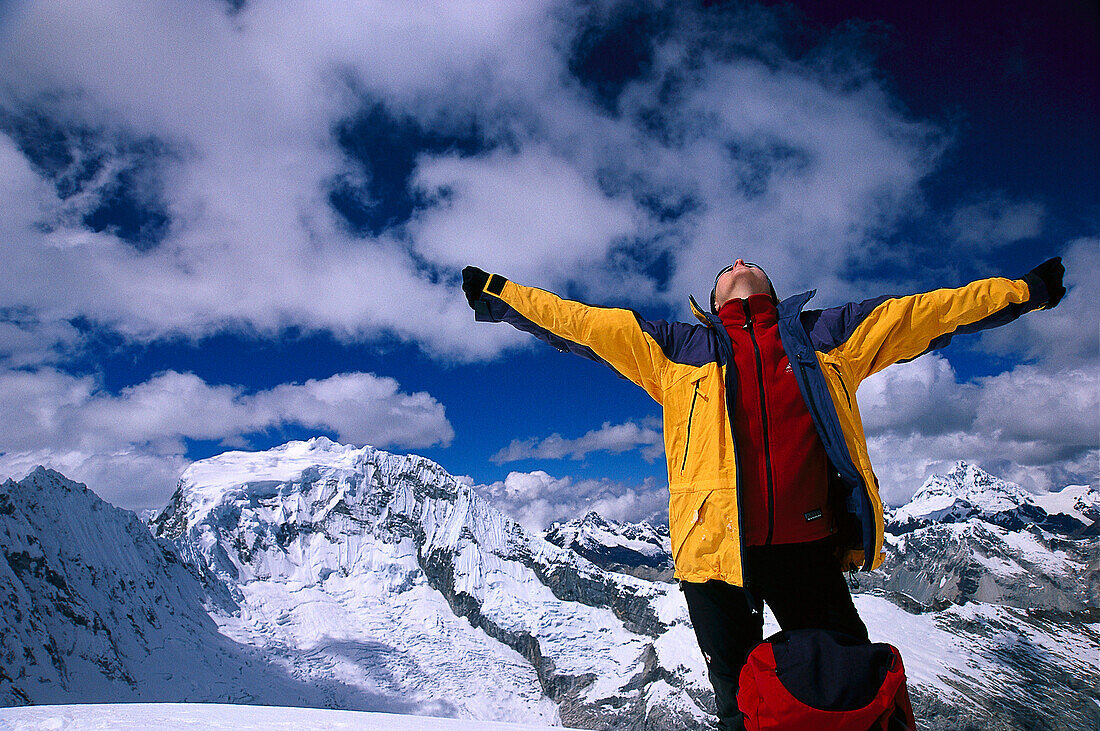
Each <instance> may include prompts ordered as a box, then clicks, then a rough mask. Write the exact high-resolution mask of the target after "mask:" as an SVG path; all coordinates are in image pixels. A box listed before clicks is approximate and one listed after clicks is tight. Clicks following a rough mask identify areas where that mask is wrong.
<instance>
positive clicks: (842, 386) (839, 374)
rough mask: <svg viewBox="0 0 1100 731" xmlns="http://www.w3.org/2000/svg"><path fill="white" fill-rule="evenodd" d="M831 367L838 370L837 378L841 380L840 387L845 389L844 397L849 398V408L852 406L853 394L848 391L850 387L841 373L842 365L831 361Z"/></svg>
mask: <svg viewBox="0 0 1100 731" xmlns="http://www.w3.org/2000/svg"><path fill="white" fill-rule="evenodd" d="M829 367H830V368H832V369H833V370H834V371H836V379H837V380H838V381H840V387H841V388H843V389H844V398H846V399H848V408H849V409H850V408H852V394H850V393H848V387H847V386H846V385H844V376H843V375H842V374H841V373H840V367H839V366H837V364H836V363H830V364H829Z"/></svg>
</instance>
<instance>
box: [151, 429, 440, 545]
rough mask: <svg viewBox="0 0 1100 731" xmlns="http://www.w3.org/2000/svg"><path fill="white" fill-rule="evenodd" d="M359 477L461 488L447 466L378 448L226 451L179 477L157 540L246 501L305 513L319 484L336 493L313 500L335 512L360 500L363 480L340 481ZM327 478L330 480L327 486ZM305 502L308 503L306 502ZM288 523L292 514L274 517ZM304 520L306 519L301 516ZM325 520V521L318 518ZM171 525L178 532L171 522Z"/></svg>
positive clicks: (320, 444) (319, 442) (312, 444)
mask: <svg viewBox="0 0 1100 731" xmlns="http://www.w3.org/2000/svg"><path fill="white" fill-rule="evenodd" d="M339 475H343V476H348V475H360V476H361V477H363V478H365V479H366V480H367V481H368V482H369V481H371V480H372V479H375V478H378V479H389V480H391V481H392V480H393V479H394V478H399V477H404V478H406V479H412V480H416V481H419V482H425V481H428V482H431V483H432V484H433V485H434V486H435V487H436V488H437V489H439V490H442V491H444V493H446V494H448V495H450V496H454V495H456V494H457V492H458V491H459V490H460V487H461V486H460V485H459V483H458V482H457V480H455V479H454V478H453V477H451V476H450V475H448V474H447V473H446V472H445V471H444V470H443V468H442V467H440V466H439V465H437V464H435V463H434V462H432V461H431V460H428V459H425V458H423V457H417V456H400V455H394V454H389V453H387V452H382V451H379V450H376V449H374V448H373V447H369V446H368V447H354V446H347V445H342V444H337V443H336V442H333V441H332V440H330V439H328V438H327V437H316V438H314V439H310V440H308V441H294V442H288V443H287V444H283V445H281V446H278V447H275V448H273V449H269V450H267V451H265V452H225V453H224V454H220V455H217V456H215V457H210V458H208V459H204V460H200V461H198V462H195V463H193V464H192V465H191V466H190V467H188V468H187V470H186V471H184V473H183V475H182V476H181V477H180V481H179V487H178V489H177V492H176V495H175V496H174V497H173V499H172V502H171V503H170V504H169V506H168V508H166V509H165V511H164V512H163V513H162V514H161V515H160V516H158V517H157V518H156V519H155V520H154V521H153V524H154V526H155V527H156V529H157V530H158V535H161V534H164V533H165V532H167V533H169V534H170V537H175V536H176V535H179V533H180V532H182V530H184V529H186V528H187V527H191V526H195V525H197V524H199V523H201V522H203V521H204V520H206V519H208V518H209V517H210V516H211V513H213V512H216V511H217V510H218V509H219V508H221V507H223V506H226V505H229V504H233V503H235V502H240V501H244V502H247V503H248V504H249V505H252V504H255V503H257V502H266V503H272V504H274V503H278V504H279V505H280V508H281V509H282V510H284V511H286V510H290V511H291V512H300V511H301V510H304V509H307V508H308V507H315V506H310V505H307V502H308V500H307V499H308V498H309V497H310V494H309V493H310V491H311V490H313V489H314V488H315V487H316V486H317V485H318V484H319V483H322V484H328V486H329V487H333V488H335V489H334V490H329V491H328V492H324V491H322V493H324V494H323V495H312V497H314V498H319V497H327V498H331V499H332V500H333V501H334V502H333V505H331V506H328V507H329V508H330V509H331V508H332V507H335V504H336V502H339V501H340V500H342V499H343V498H345V497H346V496H355V495H356V492H357V489H358V488H359V487H360V486H361V485H362V484H363V480H362V479H358V480H356V479H352V480H350V481H344V482H341V481H340V480H339V479H338V478H337V476H339ZM325 478H333V479H328V480H327V482H326V479H325ZM304 501H306V502H304ZM270 517H272V518H274V519H280V518H281V519H289V518H290V517H291V516H290V514H289V513H286V514H283V515H273V516H270ZM299 517H301V516H299ZM313 517H321V516H313ZM169 520H172V521H174V522H173V524H172V525H173V528H169V527H168V526H167V525H166V524H167V521H169Z"/></svg>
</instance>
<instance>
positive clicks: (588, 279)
mask: <svg viewBox="0 0 1100 731" xmlns="http://www.w3.org/2000/svg"><path fill="white" fill-rule="evenodd" d="M318 7H319V6H317V5H315V4H311V3H300V2H232V3H229V2H216V1H215V0H206V1H202V2H191V3H181V2H164V3H153V4H149V3H130V2H114V1H111V2H107V1H105V2H100V3H94V4H87V5H85V4H76V3H65V4H60V5H52V6H47V5H46V4H43V3H26V2H13V3H7V4H4V5H3V6H2V8H0V193H2V200H3V201H4V205H3V207H2V210H0V237H2V239H3V241H4V242H5V243H4V246H3V248H2V249H0V265H2V266H0V270H2V271H3V272H4V273H5V276H4V277H3V279H2V282H0V415H2V417H0V474H9V475H11V476H14V477H17V478H18V477H20V476H22V474H23V473H25V472H26V471H28V470H29V469H30V468H32V467H33V466H34V465H36V464H39V463H45V464H48V465H50V466H53V467H55V468H57V469H59V470H61V471H62V472H64V473H65V474H67V475H69V476H70V477H73V478H74V479H79V480H82V481H85V482H87V483H88V484H89V485H90V486H91V487H92V488H93V489H95V490H96V491H97V492H98V493H99V494H100V495H102V496H103V497H104V498H106V499H108V500H111V501H112V502H114V503H116V504H118V505H121V506H123V507H128V508H133V509H138V510H140V509H148V508H156V507H160V506H162V505H163V504H164V503H165V501H166V500H167V498H168V496H169V495H170V494H171V491H172V490H173V488H174V484H175V480H176V478H177V477H178V475H179V473H180V472H181V471H182V470H183V468H185V467H186V465H187V464H188V463H189V461H191V460H194V459H199V458H202V457H205V456H209V455H211V454H215V453H218V452H220V451H223V450H225V449H230V448H247V449H264V448H267V447H270V446H273V445H276V444H280V443H282V442H284V441H286V440H288V439H296V438H304V437H309V436H314V435H318V434H324V435H327V436H330V437H331V438H333V439H337V440H339V441H342V442H346V443H353V444H373V445H375V446H378V447H381V448H384V449H389V450H393V451H399V452H405V451H407V452H415V453H418V454H423V455H425V456H428V457H430V458H432V459H435V460H437V461H438V462H440V463H441V464H442V465H443V466H444V467H445V468H446V469H448V470H449V471H451V472H452V473H454V474H457V475H465V476H468V477H469V478H470V480H471V481H472V482H473V483H475V484H477V485H479V486H481V490H482V491H483V492H484V493H485V494H487V495H490V496H491V497H493V499H494V500H495V501H496V502H497V504H498V505H500V506H501V507H503V508H505V509H506V510H507V511H509V512H510V513H512V514H513V515H514V516H515V517H517V518H519V519H521V520H522V521H523V522H524V523H526V524H527V525H529V526H530V527H543V526H544V525H546V524H547V523H548V522H549V521H551V520H557V519H562V518H569V517H573V516H575V515H579V514H581V513H583V511H585V510H588V509H590V508H595V509H599V510H601V512H604V513H605V514H606V515H608V516H609V517H613V518H620V519H642V518H651V519H656V520H663V519H664V517H663V515H662V514H663V511H664V507H665V502H666V497H665V486H666V482H665V477H664V470H665V464H664V458H663V456H662V454H661V451H660V443H661V437H660V431H661V426H660V411H659V408H658V406H657V405H656V404H654V403H653V402H651V401H650V400H649V399H648V397H647V396H646V395H645V393H644V392H642V391H641V390H640V389H638V388H636V387H635V386H633V385H631V384H629V383H627V382H625V381H622V380H620V379H618V378H617V377H616V376H615V375H614V374H613V373H611V372H610V371H608V370H606V369H603V368H601V367H600V366H598V365H596V364H593V363H590V362H587V361H583V360H581V359H576V358H571V357H569V356H564V355H561V354H559V353H557V352H556V351H554V350H553V349H551V348H548V347H546V346H543V345H541V344H539V343H537V342H533V341H530V340H529V339H527V338H525V337H524V336H522V335H520V334H517V333H515V332H511V331H510V329H509V328H507V327H506V326H503V325H496V326H494V325H490V324H484V323H474V322H473V318H472V316H471V313H470V311H469V310H468V308H467V307H466V303H465V300H464V299H463V297H462V294H461V291H460V289H459V282H460V277H459V271H460V269H461V268H462V266H463V265H465V264H475V265H478V266H480V267H482V268H484V269H487V270H490V271H497V272H500V273H501V274H504V275H506V276H508V277H510V278H513V279H515V280H516V281H520V282H523V283H528V284H532V285H535V286H539V287H543V288H546V289H551V290H553V291H556V292H559V293H562V294H566V295H568V296H572V297H577V298H580V299H583V300H585V301H590V302H594V303H599V304H605V305H618V306H626V307H632V308H634V309H636V310H638V311H639V312H641V313H642V314H643V315H645V316H647V317H650V318H654V319H656V318H665V319H684V318H687V317H688V316H689V313H688V311H687V308H686V301H687V295H688V294H689V293H691V294H695V295H696V297H697V298H701V297H703V296H705V295H706V293H707V291H708V290H709V286H710V282H711V279H712V277H713V274H714V272H715V271H717V270H718V269H719V268H721V267H722V266H724V265H725V264H727V263H729V262H730V261H731V260H732V259H733V258H735V257H738V256H743V257H744V258H746V259H750V260H752V261H756V262H759V263H760V264H761V265H763V266H764V267H765V268H766V269H767V270H768V271H769V273H770V274H771V276H772V279H773V280H774V282H775V284H776V287H777V288H778V290H779V292H780V294H781V295H784V294H792V293H795V292H798V291H802V290H805V289H809V288H817V289H818V295H817V298H816V299H815V300H814V304H815V305H817V306H829V305H833V304H840V303H843V302H846V301H849V300H855V299H862V298H865V297H869V296H874V295H878V294H883V293H898V294H903V293H907V292H914V291H920V290H923V289H928V288H933V287H937V286H945V285H957V284H963V283H965V282H967V281H969V280H971V279H973V278H977V277H981V276H993V275H1006V276H1013V277H1015V276H1020V275H1022V274H1023V273H1024V272H1026V271H1027V270H1028V269H1030V268H1031V267H1032V266H1034V265H1036V264H1038V263H1040V262H1041V261H1043V260H1045V259H1047V258H1049V257H1051V256H1056V255H1060V256H1063V257H1064V258H1065V260H1066V264H1067V267H1068V270H1069V271H1068V274H1067V284H1068V286H1069V288H1070V289H1069V293H1068V295H1067V296H1066V298H1065V300H1064V301H1063V303H1062V305H1061V306H1060V307H1059V308H1058V309H1057V310H1055V311H1053V312H1049V313H1036V314H1033V315H1031V316H1029V317H1027V318H1024V319H1023V320H1021V321H1020V322H1018V323H1014V324H1013V325H1011V326H1009V327H1006V328H1002V329H1001V330H999V331H996V332H993V333H990V334H988V335H985V336H982V337H974V338H968V339H958V340H956V342H955V343H953V344H952V345H951V346H950V347H949V348H947V349H946V350H944V351H941V352H939V353H937V354H934V355H931V356H925V357H923V358H921V359H918V360H917V361H915V362H914V363H911V364H906V365H903V366H897V367H895V368H891V369H888V370H887V371H885V372H884V373H882V374H879V375H878V376H876V377H875V378H873V379H871V380H870V381H868V382H867V383H866V384H864V386H863V387H862V388H861V390H860V392H859V394H858V398H859V400H860V403H861V405H862V408H863V412H864V417H865V423H866V426H867V430H868V434H869V437H870V449H871V453H872V458H873V460H874V461H875V463H876V466H877V469H878V472H879V477H880V481H881V482H882V487H883V492H884V494H885V495H886V497H887V499H888V500H889V501H892V502H895V503H897V502H901V501H904V500H905V499H906V498H907V497H908V496H909V495H910V494H911V493H912V492H913V491H914V490H915V489H916V488H917V487H919V485H920V484H921V483H922V482H923V480H924V479H925V478H926V477H927V476H928V475H929V474H931V473H933V472H936V471H944V470H945V469H947V468H948V467H949V466H950V465H951V464H952V463H953V462H954V461H955V460H957V459H965V460H968V461H972V462H975V463H978V464H980V465H982V466H984V467H986V468H987V469H989V470H990V471H993V472H994V473H995V474H998V475H999V476H1002V477H1006V478H1008V479H1012V480H1015V481H1017V482H1020V483H1021V484H1023V485H1025V486H1026V487H1028V488H1029V489H1033V490H1042V489H1049V488H1051V487H1061V486H1063V485H1066V484H1070V483H1083V482H1092V483H1094V484H1095V483H1096V480H1097V471H1098V470H1097V462H1098V458H1100V445H1098V441H1100V403H1098V393H1100V366H1098V364H1100V357H1098V355H1097V350H1098V342H1097V341H1098V337H1097V325H1096V322H1097V317H1096V307H1095V305H1094V304H1093V301H1092V299H1091V297H1090V295H1089V292H1091V291H1095V286H1096V285H1097V284H1098V283H1100V274H1098V272H1100V240H1098V238H1097V237H1098V235H1100V195H1098V190H1100V186H1098V182H1100V180H1098V177H1100V174H1098V172H1097V171H1098V170H1100V136H1098V135H1097V133H1096V131H1095V130H1096V128H1097V126H1098V125H1097V123H1098V122H1100V82H1098V79H1097V74H1096V72H1095V69H1096V68H1098V67H1100V42H1098V40H1097V38H1098V33H1097V30H1098V18H1097V11H1096V9H1095V8H1094V7H1093V4H1090V3H1077V2H1055V3H1043V4H1037V3H1026V2H1008V3H996V4H993V3H967V4H965V8H959V7H957V6H956V4H952V3H943V4H938V5H937V7H935V8H930V7H929V6H928V5H927V4H920V5H917V4H907V3H867V2H854V1H853V2H833V3H765V4H762V5H760V4H750V3H706V2H679V3H673V2H668V3H659V2H629V3H627V2H600V1H596V2H567V1H564V0H555V1H550V0H539V1H537V2H536V1H532V2H525V3H515V2H510V1H509V2H503V1H501V2H482V3H472V2H452V3H446V4H443V5H441V6H438V7H429V6H427V5H422V4H413V3H382V2H373V3H366V2H358V3H353V2H333V3H328V4H325V6H324V11H323V12H322V11H320V10H319V9H318Z"/></svg>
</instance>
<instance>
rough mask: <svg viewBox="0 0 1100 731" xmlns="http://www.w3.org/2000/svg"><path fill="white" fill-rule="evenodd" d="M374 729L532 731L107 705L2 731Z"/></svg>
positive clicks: (416, 720) (242, 709)
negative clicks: (40, 730)
mask: <svg viewBox="0 0 1100 731" xmlns="http://www.w3.org/2000/svg"><path fill="white" fill-rule="evenodd" d="M71 728H81V729H88V728H94V729H135V730H137V729H141V730H142V731H144V730H145V729H149V728H156V729H166V730H171V729H215V730H216V729H227V731H250V729H265V730H266V729H276V730H277V729H288V730H289V729H294V730H295V731H298V730H299V729H371V730H372V731H421V730H422V729H427V730H428V731H436V730H438V731H480V730H481V729H498V730H499V731H525V730H527V731H533V730H535V729H547V728H550V727H549V726H529V725H526V724H516V723H498V722H493V721H479V720H458V719H453V718H430V717H427V716H401V715H397V714H393V713H367V712H364V711H330V710H324V709H318V708H282V707H277V706H233V705H224V704H220V703H103V704H96V705H73V706H23V707H20V708H0V729H13V730H14V729H36V731H37V730H38V729H71Z"/></svg>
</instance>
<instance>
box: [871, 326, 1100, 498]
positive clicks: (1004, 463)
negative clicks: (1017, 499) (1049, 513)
mask: <svg viewBox="0 0 1100 731" xmlns="http://www.w3.org/2000/svg"><path fill="white" fill-rule="evenodd" d="M1043 314H1044V313H1038V314H1037V315H1033V316H1038V317H1042V316H1043ZM857 398H858V399H859V403H860V412H861V414H862V415H863V420H864V426H865V428H866V431H867V436H868V451H869V453H870V456H871V460H872V463H873V464H874V465H875V470H876V474H877V475H878V477H879V481H880V483H881V486H882V491H883V494H884V496H885V497H886V499H887V501H888V502H891V503H895V504H897V503H901V502H904V501H905V500H908V498H909V497H910V496H911V495H912V494H913V492H914V491H915V490H916V489H917V488H918V487H920V485H921V484H922V483H923V482H924V480H925V479H927V478H928V477H929V476H930V475H932V474H934V473H937V472H944V471H947V470H949V469H950V468H951V465H952V464H954V462H955V461H956V460H960V459H961V460H965V461H968V462H972V463H976V464H978V465H980V466H982V467H984V468H985V469H988V470H989V471H990V472H992V473H993V474H996V475H998V476H1002V477H1005V478H1006V479H1013V480H1015V481H1017V482H1019V483H1020V484H1022V485H1024V486H1025V487H1027V488H1029V489H1033V490H1041V489H1049V488H1051V487H1063V486H1065V485H1066V484H1070V483H1077V484H1081V483H1089V482H1094V481H1095V479H1096V475H1097V472H1096V469H1095V468H1096V459H1095V456H1096V455H1097V453H1098V450H1100V368H1097V367H1096V366H1095V365H1093V366H1090V367H1079V368H1063V369H1060V370H1047V369H1042V368H1039V367H1036V366H1028V365H1023V366H1018V367H1016V368H1014V369H1012V370H1009V371H1006V372H1004V373H1001V374H999V375H997V376H991V377H984V378H978V379H976V380H975V381H973V382H971V383H960V382H959V381H958V380H957V378H956V374H955V372H954V370H953V369H952V368H951V367H950V364H949V363H948V362H947V361H946V360H945V359H944V358H942V357H941V356H938V355H935V354H929V355H925V356H922V357H921V358H918V359H917V360H915V361H913V362H911V363H907V364H898V365H894V366H891V367H890V368H887V369H886V370H884V371H882V372H880V373H878V374H876V375H874V376H872V377H871V378H869V379H867V380H866V381H864V383H863V385H862V386H861V387H860V389H859V392H858V394H857Z"/></svg>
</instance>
